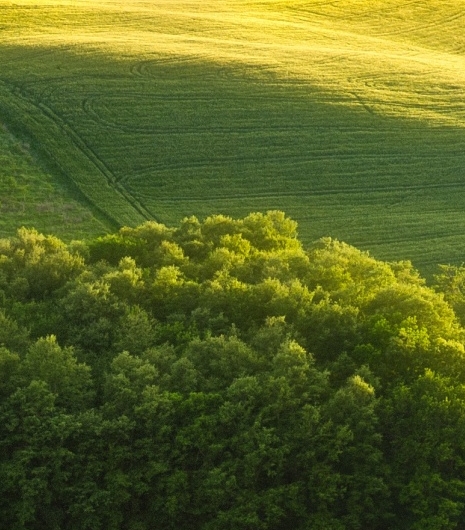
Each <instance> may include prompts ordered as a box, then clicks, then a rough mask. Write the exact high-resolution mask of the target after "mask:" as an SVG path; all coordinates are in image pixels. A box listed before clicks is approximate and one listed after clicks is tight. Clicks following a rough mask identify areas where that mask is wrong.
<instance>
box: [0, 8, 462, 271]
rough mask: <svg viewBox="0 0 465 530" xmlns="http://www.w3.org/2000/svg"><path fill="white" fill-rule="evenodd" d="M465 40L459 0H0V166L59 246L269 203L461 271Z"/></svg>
mask: <svg viewBox="0 0 465 530" xmlns="http://www.w3.org/2000/svg"><path fill="white" fill-rule="evenodd" d="M464 28H465V1H464V0H454V2H444V1H443V0H419V1H400V0H396V1H394V0H380V1H378V2H376V3H373V2H369V1H367V0H358V1H356V0H347V1H335V2H323V1H316V0H306V1H302V0H294V1H290V0H285V1H278V0H262V1H258V0H257V1H252V0H230V1H227V0H207V1H202V0H180V1H174V0H152V1H131V2H127V1H126V2H123V1H121V0H112V1H111V2H103V1H90V0H89V1H85V0H81V1H78V0H74V1H56V0H43V1H41V0H39V1H26V0H17V1H15V2H9V1H4V0H0V61H1V62H0V65H1V66H0V122H1V123H3V124H5V125H6V126H7V127H8V131H9V132H8V133H7V132H6V131H3V133H2V132H1V131H0V157H3V158H4V159H8V160H11V157H18V156H23V157H25V161H24V160H23V162H21V163H24V164H26V165H28V167H29V168H30V172H29V173H27V172H26V174H25V176H23V180H24V179H25V183H24V186H28V193H29V196H28V197H29V198H28V204H30V205H36V206H34V207H32V206H31V207H30V208H29V212H30V218H29V224H31V223H32V224H35V225H36V226H37V228H39V229H45V230H49V229H52V228H53V225H57V224H58V225H60V222H59V219H61V217H60V215H62V214H61V213H60V211H59V210H57V211H56V212H55V214H56V219H55V220H52V221H51V220H50V219H49V217H47V216H46V215H45V213H46V214H47V215H49V212H45V213H44V212H43V211H42V210H41V209H40V208H37V205H38V204H42V203H43V202H44V201H45V199H44V198H43V192H44V190H43V189H42V188H43V186H44V187H46V186H49V187H50V186H51V188H52V191H50V192H49V194H50V193H52V194H57V195H56V196H57V197H58V196H59V197H62V199H61V200H62V203H63V204H65V203H66V207H65V210H66V208H75V209H76V212H77V211H78V210H79V213H76V214H75V216H74V219H75V220H74V222H70V223H67V224H66V223H63V224H62V226H60V230H61V232H59V234H60V235H65V236H67V237H73V235H75V236H77V237H82V234H83V233H87V234H89V235H94V234H96V233H102V232H103V231H104V230H108V229H110V228H112V227H114V226H117V225H120V224H128V225H135V224H137V223H140V222H141V221H143V220H144V219H149V218H155V219H157V220H159V221H161V222H163V223H167V224H174V223H177V222H178V220H179V219H180V218H182V217H184V216H187V215H192V214H193V215H197V216H198V217H204V216H206V215H208V214H210V213H224V214H229V215H234V216H239V215H245V214H246V213H248V212H250V211H266V210H269V209H279V210H284V211H285V212H286V213H287V214H288V215H290V216H291V217H293V218H294V219H296V220H297V221H298V222H299V233H300V237H301V239H302V240H304V241H306V242H308V241H311V240H314V239H316V238H318V237H321V236H326V235H329V236H332V237H335V238H338V239H342V240H344V241H346V242H348V243H351V244H354V245H356V246H358V247H360V248H362V249H369V250H370V251H371V253H372V254H373V255H374V256H375V257H377V258H381V259H388V260H397V259H411V260H412V261H413V263H414V264H415V265H416V266H418V267H420V269H421V270H422V271H423V272H426V273H427V272H428V271H430V270H431V267H432V266H433V265H434V264H436V263H447V262H452V263H461V262H463V261H464V260H465V98H464V93H465V31H464ZM12 134H13V135H14V137H13V136H12ZM2 135H4V136H5V141H1V139H2V138H3V137H4V136H2ZM7 137H8V138H7ZM9 142H10V143H9ZM26 143H27V144H28V145H30V149H29V148H28V150H21V149H19V150H18V149H17V153H12V152H11V145H13V144H15V145H16V144H17V145H24V144H26ZM10 144H11V145H10ZM9 146H10V147H9ZM29 150H30V152H29ZM18 153H19V154H18ZM28 157H29V158H28ZM15 164H16V166H15V167H19V165H20V162H19V161H18V162H15ZM18 164H19V165H18ZM5 167H7V164H6V165H5V164H4V167H3V168H2V169H0V177H1V178H2V181H5V182H9V181H8V178H9V177H10V176H11V175H10V174H9V173H8V171H7V170H6V169H5ZM41 175H43V178H42V177H41ZM15 178H16V177H15ZM41 179H42V180H41ZM42 181H43V182H44V184H43V186H42V185H41V184H39V182H42ZM2 188H5V186H4V185H3V184H2ZM36 188H37V195H35V193H36V192H35V191H34V190H35V189H36ZM2 193H6V192H4V190H3V189H2ZM18 193H19V194H20V192H18ZM18 200H19V199H18ZM52 202H53V204H54V205H56V204H60V202H59V201H58V200H56V201H52ZM2 204H3V202H2ZM69 204H71V205H72V206H69ZM20 210H21V209H20V208H19V207H18V211H20ZM2 213H3V216H2V218H3V219H6V220H5V221H4V223H3V225H1V226H0V229H2V230H3V233H5V234H6V233H8V231H9V230H10V231H11V232H12V231H13V226H14V224H15V223H16V224H17V223H18V222H19V223H23V222H28V220H27V219H26V220H23V218H24V215H22V217H21V216H20V215H19V214H18V215H17V214H15V215H13V216H10V212H9V211H8V209H5V208H2ZM23 213H24V212H23ZM47 219H48V220H47ZM47 223H48V224H47ZM73 230H75V234H73Z"/></svg>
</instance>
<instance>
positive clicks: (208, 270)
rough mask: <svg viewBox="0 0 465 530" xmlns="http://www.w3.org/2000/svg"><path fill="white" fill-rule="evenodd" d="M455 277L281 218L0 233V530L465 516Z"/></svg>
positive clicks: (405, 524) (463, 337)
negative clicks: (430, 274)
mask: <svg viewBox="0 0 465 530" xmlns="http://www.w3.org/2000/svg"><path fill="white" fill-rule="evenodd" d="M464 278H465V272H464V269H463V267H458V268H457V267H451V266H443V267H441V268H440V269H439V272H438V275H437V276H436V280H435V281H436V285H435V286H434V288H433V287H428V286H427V285H426V282H425V281H424V280H423V279H422V278H421V277H420V276H419V274H418V273H417V271H416V270H415V269H414V268H413V267H412V265H411V264H410V263H409V262H400V263H391V264H389V263H384V262H380V261H377V260H375V259H374V258H372V257H371V256H370V255H369V254H368V253H366V252H361V251H359V250H357V249H356V248H354V247H351V246H349V245H347V244H345V243H342V242H339V241H335V240H332V239H329V238H325V239H322V240H319V241H317V242H315V243H314V244H313V245H311V246H310V247H308V248H304V246H303V245H302V244H301V242H300V241H299V239H298V236H297V225H296V223H295V222H294V221H292V220H291V219H289V218H287V217H286V216H285V214H284V213H282V212H279V211H272V212H268V213H266V214H261V213H252V214H250V215H248V216H247V217H245V218H243V219H232V218H230V217H227V216H223V215H215V216H211V217H208V218H207V219H205V220H203V221H199V220H198V219H196V218H195V217H190V218H186V219H184V220H182V221H181V223H180V224H179V226H178V227H174V228H168V227H166V226H164V225H161V224H159V223H156V222H153V221H151V222H147V223H145V224H143V225H141V226H138V227H136V228H128V227H124V228H122V229H121V230H119V231H118V232H117V233H115V234H111V235H106V236H102V237H99V238H97V239H94V240H92V241H73V242H71V243H69V244H65V243H64V242H62V241H60V240H59V239H57V238H56V237H54V236H45V235H42V234H39V233H38V232H36V231H35V230H31V229H25V228H22V229H20V230H18V233H17V236H16V237H13V238H10V239H3V240H0V323H1V326H0V382H1V385H0V444H1V447H0V515H1V518H2V524H3V525H4V527H5V528H9V529H12V530H23V529H24V530H26V529H27V530H45V529H47V530H58V529H62V528H68V529H71V530H90V529H92V530H98V529H102V530H103V529H105V530H116V529H122V530H123V529H124V530H148V529H153V528H160V529H163V530H164V529H166V530H171V529H172V530H175V529H176V530H197V529H198V530H220V529H221V530H228V529H229V530H236V529H237V530H239V529H240V530H284V529H288V528H295V529H296V530H304V529H305V530H307V529H309V528H312V529H321V530H323V529H324V530H346V529H347V530H355V529H362V528H363V529H365V528H370V529H373V530H376V529H384V528H392V529H394V530H404V529H405V530H406V529H444V530H445V529H455V528H463V527H464V525H465V457H464V455H465V431H464V432H462V429H465V386H464V385H465V331H464V329H463V327H462V324H463V319H464V309H463V308H464V307H465V288H464V287H463V285H465V280H464Z"/></svg>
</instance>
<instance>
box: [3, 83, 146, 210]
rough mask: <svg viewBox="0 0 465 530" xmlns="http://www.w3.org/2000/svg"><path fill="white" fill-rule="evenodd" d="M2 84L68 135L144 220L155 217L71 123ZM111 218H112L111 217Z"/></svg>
mask: <svg viewBox="0 0 465 530" xmlns="http://www.w3.org/2000/svg"><path fill="white" fill-rule="evenodd" d="M0 82H2V84H3V85H4V86H5V87H6V88H7V89H8V91H9V92H10V93H11V94H12V95H13V97H17V98H21V99H22V100H23V101H25V102H27V104H28V105H31V106H33V107H34V108H35V109H36V110H37V111H39V113H41V114H43V115H44V116H46V117H47V118H48V119H50V120H51V121H52V122H53V123H55V125H56V126H57V128H58V129H59V130H60V131H62V133H63V134H64V135H66V137H67V138H68V139H69V140H70V141H71V143H72V144H73V145H74V147H75V148H76V149H77V150H78V151H79V152H80V153H81V155H83V156H84V157H85V158H86V159H87V160H88V162H90V163H91V165H92V166H93V167H94V168H95V169H96V170H97V171H98V172H99V173H100V174H101V175H102V176H103V177H104V178H105V181H106V182H107V184H108V185H109V186H110V187H111V188H112V189H113V190H114V191H115V192H116V193H117V194H119V195H120V196H121V197H122V198H123V199H124V200H125V201H126V202H127V203H128V204H129V205H131V206H132V207H133V208H134V209H135V210H136V211H137V212H138V213H139V214H140V215H141V216H142V217H143V218H145V219H152V218H153V215H152V214H151V213H150V212H149V211H148V210H146V208H145V206H143V205H142V204H141V203H140V202H139V201H137V200H136V199H135V197H134V196H133V195H132V194H130V193H129V192H128V191H127V190H126V189H125V188H124V187H122V186H121V185H119V184H118V181H117V179H116V177H115V175H114V174H113V173H112V172H111V171H110V170H109V168H108V167H107V166H106V164H105V163H104V162H103V160H102V159H101V158H100V157H99V156H98V155H97V153H96V152H95V150H93V149H92V148H91V147H90V146H89V145H88V144H87V143H86V142H85V140H84V139H83V138H82V137H81V136H80V135H79V134H78V133H77V132H76V131H75V129H74V128H73V127H72V126H71V125H70V124H69V123H67V122H66V121H65V120H63V119H62V118H61V117H60V116H59V115H58V114H56V113H55V112H54V110H53V109H52V108H51V107H50V106H48V105H47V104H45V103H44V102H43V101H41V102H39V103H38V102H36V101H34V99H33V98H30V97H28V96H27V95H26V94H25V93H24V92H23V91H22V90H21V88H19V87H17V86H15V85H12V84H11V83H8V82H5V81H2V80H0ZM46 151H47V156H48V157H50V159H51V160H52V161H53V162H54V164H56V165H57V167H60V168H61V169H62V170H64V171H65V173H67V174H68V178H70V179H71V181H72V182H74V183H75V185H77V187H78V188H79V189H81V191H83V190H82V188H81V186H80V185H79V184H78V183H76V182H75V180H74V178H73V176H72V175H69V172H68V171H66V169H65V168H63V163H62V162H60V161H58V160H57V158H56V155H55V154H54V153H53V152H51V151H49V149H46ZM83 193H84V195H85V196H86V197H87V199H88V200H89V201H90V202H91V203H92V205H93V207H94V208H95V209H97V210H99V211H101V212H102V213H103V214H104V215H106V216H108V212H106V211H105V210H103V209H102V207H101V206H99V205H98V204H97V202H96V201H95V198H93V197H90V196H89V193H88V192H87V193H86V192H83ZM110 217H112V216H111V215H110ZM113 220H114V219H113Z"/></svg>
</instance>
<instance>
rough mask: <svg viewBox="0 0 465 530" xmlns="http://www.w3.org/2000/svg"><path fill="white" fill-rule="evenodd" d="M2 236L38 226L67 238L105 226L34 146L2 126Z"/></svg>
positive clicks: (0, 153) (0, 137)
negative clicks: (38, 155) (55, 174)
mask: <svg viewBox="0 0 465 530" xmlns="http://www.w3.org/2000/svg"><path fill="white" fill-rule="evenodd" d="M70 195H71V196H70ZM0 212H1V218H0V235H1V236H3V237H5V236H9V235H12V234H13V233H14V232H15V231H16V229H17V227H18V226H32V225H34V226H37V227H38V228H40V229H41V230H43V231H44V232H49V233H50V232H52V233H54V234H57V235H58V236H61V237H64V238H66V239H68V240H70V239H72V238H73V237H74V238H76V237H88V236H90V235H92V234H93V235H97V234H102V232H105V231H106V230H107V228H106V225H105V224H104V223H102V222H99V221H98V220H97V219H96V218H95V216H93V215H92V214H91V212H90V211H89V210H88V209H87V208H86V207H85V206H84V205H83V204H82V203H81V202H80V201H78V200H77V199H73V198H72V194H70V190H69V189H66V188H64V186H63V185H62V184H61V185H60V182H58V181H57V179H56V178H53V177H52V175H51V174H50V172H47V171H46V170H45V168H44V167H43V166H42V165H41V163H40V162H39V161H38V160H37V158H36V157H35V156H34V154H33V153H32V152H31V147H30V145H29V144H27V143H25V142H21V141H19V140H18V139H17V138H15V137H14V136H13V135H12V134H11V133H10V132H9V131H8V130H7V129H6V127H4V126H1V125H0Z"/></svg>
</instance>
